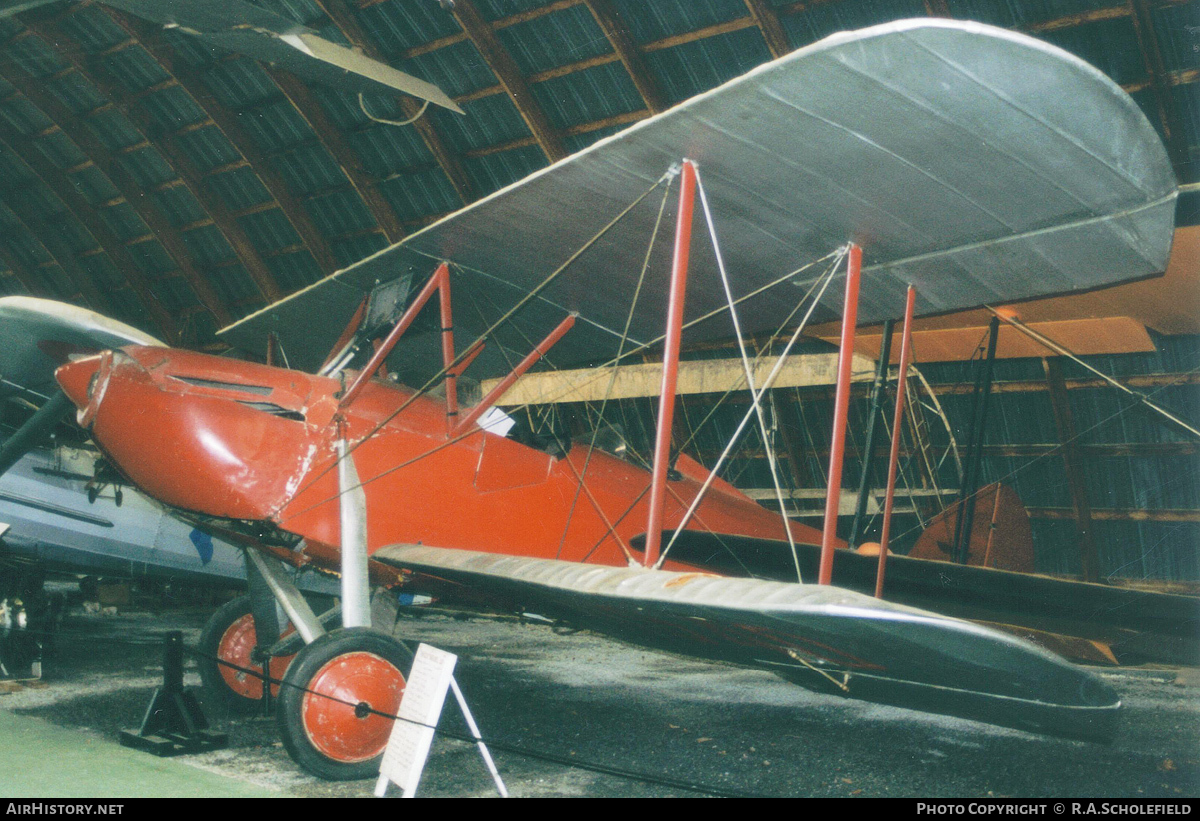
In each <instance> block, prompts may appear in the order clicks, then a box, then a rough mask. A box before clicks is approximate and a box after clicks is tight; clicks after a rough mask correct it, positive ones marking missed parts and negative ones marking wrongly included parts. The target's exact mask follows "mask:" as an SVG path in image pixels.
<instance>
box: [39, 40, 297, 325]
mask: <svg viewBox="0 0 1200 821" xmlns="http://www.w3.org/2000/svg"><path fill="white" fill-rule="evenodd" d="M30 23H31V25H29V28H31V29H33V27H34V26H38V27H39V29H40V28H41V27H40V23H38V22H34V21H30ZM35 33H38V34H39V36H42V37H43V39H45V40H47V42H53V43H62V42H63V41H64V40H65V39H66V37H67V35H65V34H64V33H62V32H61V31H60V30H58V29H56V28H53V27H49V28H48V29H42V30H35ZM56 53H57V55H58V57H59V59H61V60H63V61H64V62H66V63H67V64H69V65H70V66H71V67H72V68H74V69H75V70H76V71H78V72H79V73H80V74H81V75H82V76H83V77H85V78H87V79H88V80H89V81H90V82H91V83H92V84H93V85H94V86H95V87H96V88H97V89H98V90H99V91H100V93H101V94H102V95H103V96H104V97H106V98H107V99H108V100H109V101H110V102H112V103H113V104H115V105H116V106H117V107H118V108H120V109H121V110H123V111H126V112H128V114H129V115H130V120H131V122H133V124H134V126H135V127H137V128H138V129H139V130H140V132H141V139H140V140H139V141H138V142H136V143H133V144H131V145H129V146H125V147H124V148H122V149H119V150H118V151H117V152H115V153H116V154H122V153H130V152H132V151H136V150H140V149H143V148H147V147H152V148H154V149H155V150H157V151H159V152H160V153H161V154H162V155H163V156H164V158H166V160H167V162H168V163H169V164H170V165H171V167H172V168H173V169H174V170H175V173H176V174H178V175H179V177H180V179H181V180H183V182H184V184H185V185H186V186H187V188H188V190H189V191H190V192H191V194H192V195H193V196H194V197H195V198H196V200H197V201H198V202H199V203H200V205H201V207H203V208H204V210H205V211H206V212H208V214H209V216H210V217H211V218H212V220H213V223H214V224H215V225H216V227H217V228H218V229H219V230H220V232H221V234H222V235H223V236H224V237H225V239H226V241H227V242H228V243H229V244H230V246H231V247H232V248H233V251H234V253H235V254H236V255H237V256H238V258H239V260H240V261H241V263H242V264H243V266H245V268H246V272H247V273H248V274H249V275H250V278H251V279H252V280H253V281H254V284H255V285H256V286H257V287H258V289H259V291H260V292H261V293H262V295H263V297H264V298H265V299H266V300H267V301H268V302H273V301H275V300H277V299H280V298H281V297H282V296H283V292H282V291H281V289H280V288H279V285H278V283H277V282H276V281H275V276H274V274H272V273H271V271H270V269H269V268H267V266H266V265H265V264H264V263H263V261H262V259H261V258H260V257H259V256H258V253H257V250H256V249H255V248H254V244H253V243H252V242H251V241H250V238H249V237H248V236H247V235H246V231H245V229H244V228H242V226H241V225H239V224H238V223H237V221H236V220H235V219H234V218H233V216H232V215H231V214H230V212H229V209H228V208H226V206H225V204H224V202H222V201H221V199H220V197H218V196H216V195H214V194H213V193H212V191H211V190H210V189H209V188H208V187H207V186H205V185H204V184H203V179H202V175H201V174H200V173H199V171H198V170H197V169H196V168H195V166H194V165H193V164H192V163H191V161H190V160H189V159H188V158H187V157H186V156H185V155H184V153H183V152H182V151H181V150H179V149H178V147H177V146H175V145H173V144H172V143H171V141H170V140H166V139H162V138H161V136H160V135H157V134H154V133H153V130H152V129H149V128H148V126H149V115H148V113H146V112H145V111H144V110H141V115H140V119H141V122H138V121H137V119H138V118H137V117H135V116H134V112H135V111H137V110H139V109H138V106H137V103H136V102H135V101H132V100H129V99H128V98H129V97H130V96H131V92H129V91H127V90H126V89H125V88H124V87H122V86H121V85H120V84H118V83H115V82H112V81H110V80H108V79H106V78H105V77H103V76H102V75H101V73H100V72H88V71H86V70H85V68H84V67H83V66H82V65H80V64H79V63H78V58H77V56H76V54H75V53H74V52H73V50H72V49H69V48H59V49H58V50H57V52H56ZM147 132H150V135H151V136H152V137H153V139H151V138H150V136H147Z"/></svg>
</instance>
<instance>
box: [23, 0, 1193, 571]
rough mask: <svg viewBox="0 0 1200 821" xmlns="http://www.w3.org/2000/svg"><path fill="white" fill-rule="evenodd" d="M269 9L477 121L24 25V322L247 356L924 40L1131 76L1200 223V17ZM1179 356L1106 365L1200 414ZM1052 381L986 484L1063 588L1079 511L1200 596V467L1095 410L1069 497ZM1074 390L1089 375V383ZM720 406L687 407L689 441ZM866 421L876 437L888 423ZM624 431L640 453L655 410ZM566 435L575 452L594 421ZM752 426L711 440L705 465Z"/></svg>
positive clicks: (1036, 9)
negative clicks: (763, 107)
mask: <svg viewBox="0 0 1200 821" xmlns="http://www.w3.org/2000/svg"><path fill="white" fill-rule="evenodd" d="M253 2H255V3H256V4H257V5H259V6H262V7H264V8H267V9H269V10H270V11H273V12H276V13H278V14H282V15H286V16H288V17H291V18H294V19H295V20H297V21H298V22H300V23H303V24H305V25H307V26H309V27H310V28H312V29H315V30H316V31H318V32H319V33H320V34H321V35H322V36H323V37H325V38H327V39H329V40H332V41H334V42H338V43H342V44H347V45H350V46H353V47H356V48H359V49H361V50H362V52H363V53H364V54H366V55H367V56H370V57H373V58H376V59H378V60H381V61H383V62H386V63H389V64H391V65H393V66H395V67H396V68H399V69H401V70H403V71H405V72H408V73H411V74H413V75H416V76H418V77H420V78H423V79H425V80H428V81H430V82H433V83H435V84H437V85H438V86H440V87H441V88H442V89H444V90H445V91H446V92H447V93H448V94H450V95H451V97H453V99H454V100H455V101H456V102H457V103H458V104H459V105H460V106H461V107H462V109H463V110H464V111H465V112H466V113H465V116H459V115H456V114H453V113H451V112H448V111H445V110H442V109H439V108H436V107H434V106H431V107H429V109H428V110H426V111H425V112H424V113H423V115H422V116H420V117H418V118H417V119H415V120H414V121H413V123H412V124H411V125H408V126H405V127H396V126H393V125H384V124H380V123H378V122H376V121H375V119H373V117H374V118H386V119H392V120H407V119H410V118H413V117H414V116H416V115H417V114H418V113H419V110H420V106H419V104H418V103H417V102H415V101H413V100H397V99H395V98H388V97H385V96H382V95H377V96H372V95H368V96H367V97H366V98H365V99H364V100H363V101H362V102H363V104H362V105H360V101H359V99H358V98H357V97H356V96H355V95H353V94H350V93H347V92H341V91H336V90H330V89H327V88H322V87H318V86H310V85H307V84H305V83H304V82H303V81H300V80H298V79H297V78H296V77H294V76H293V75H290V74H287V73H284V72H282V71H278V70H274V69H272V68H270V67H267V66H264V65H262V64H260V63H257V62H255V61H253V60H251V59H249V58H246V57H242V56H238V55H236V54H231V53H225V52H222V51H220V50H218V49H215V48H212V47H209V46H206V45H204V44H202V43H200V42H199V41H197V40H195V39H192V38H190V37H188V36H186V35H184V34H181V33H179V32H176V31H171V30H164V29H162V28H160V27H158V26H154V25H151V24H149V23H146V22H144V21H142V20H140V19H138V18H135V17H131V16H128V15H126V14H123V13H121V12H119V11H117V10H115V9H113V8H110V7H108V6H106V5H104V4H103V3H100V2H96V1H95V0H82V1H81V2H60V3H55V4H51V5H48V6H43V7H41V8H38V9H34V10H32V11H26V12H23V13H20V14H18V15H16V16H15V17H10V18H8V19H4V20H0V294H30V295H34V296H41V297H48V298H53V299H60V300H66V301H70V302H74V303H76V304H79V305H83V306H86V307H89V308H92V309H94V310H96V311H99V312H101V313H103V314H106V315H109V316H112V317H114V318H116V319H120V320H122V321H124V322H127V323H129V324H132V325H134V326H136V327H139V328H141V329H143V330H145V331H148V332H150V333H153V334H155V335H157V336H159V337H161V338H163V339H165V340H167V341H168V342H171V343H174V344H179V345H183V346H186V347H192V348H201V349H208V350H214V351H219V350H223V349H224V345H222V344H221V343H220V342H218V341H216V339H215V337H214V333H215V331H216V330H217V329H219V328H220V327H222V326H225V325H227V324H229V323H231V322H233V321H235V320H237V319H239V318H242V317H244V316H246V315H247V314H249V313H251V312H253V311H256V310H258V309H260V308H262V307H264V306H265V305H267V304H269V303H271V302H273V301H275V300H276V299H278V298H280V297H282V296H285V295H287V294H290V293H292V292H294V291H296V290H298V289H300V288H303V287H305V286H307V285H310V284H312V283H314V282H316V281H317V280H319V279H320V278H322V277H323V276H325V275H327V274H329V273H332V272H333V271H335V270H338V269H340V268H342V267H345V266H346V265H348V264H350V263H352V262H354V261H356V260H359V259H361V258H363V257H365V256H367V255H369V254H371V253H373V252H375V251H378V250H380V249H381V248H384V247H386V246H387V245H389V244H391V243H393V242H395V241H397V240H399V239H401V238H402V237H404V236H405V235H407V234H409V233H411V232H413V231H414V230H417V229H419V228H421V227H423V226H425V225H428V224H430V223H431V222H433V221H436V220H437V219H439V218H440V217H442V216H444V215H446V214H448V213H450V212H453V211H454V210H456V209H458V208H460V207H462V206H463V205H465V204H467V203H471V202H474V201H476V200H478V199H480V198H482V197H485V196H487V195H489V194H490V193H492V192H494V191H496V190H497V189H499V188H501V187H503V186H505V185H507V184H509V183H511V182H514V181H516V180H518V179H521V178H522V177H524V176H526V175H528V174H530V173H531V172H534V171H537V170H538V169H540V168H543V167H545V166H547V165H548V164H550V163H551V162H553V161H555V160H557V159H560V158H562V157H564V156H567V155H568V154H570V153H572V152H575V151H578V150H580V149H581V148H583V147H586V146H588V145H590V144H591V143H593V142H595V141H596V140H598V139H601V138H603V137H605V136H608V135H611V134H613V133H615V132H617V131H619V130H620V129H622V128H624V127H626V126H628V125H629V124H631V123H634V122H637V121H639V120H642V119H644V118H646V117H649V116H651V115H652V114H654V113H657V112H660V111H663V110H664V109H666V108H668V107H670V106H671V105H673V104H675V103H678V102H680V101H682V100H685V99H687V98H689V97H691V96H693V95H695V94H697V93H700V92H703V91H705V90H708V89H711V88H713V87H715V86H717V85H719V84H721V83H723V82H725V81H727V80H729V79H731V78H733V77H735V76H738V75H740V74H743V73H745V72H746V71H748V70H750V69H752V68H754V67H755V66H757V65H759V64H761V63H764V62H767V61H769V60H771V59H772V58H774V57H778V56H781V55H783V54H785V53H787V52H789V51H791V50H794V49H796V48H799V47H802V46H804V45H806V44H809V43H812V42H815V41H816V40H819V39H821V38H823V37H825V36H827V35H829V34H831V33H834V32H836V31H840V30H846V29H856V28H862V27H865V26H869V25H873V24H876V23H882V22H887V21H889V20H896V19H902V18H909V17H920V16H941V17H953V18H960V19H971V20H978V21H981V22H986V23H990V24H993V25H997V26H1001V27H1007V28H1011V29H1014V30H1018V31H1022V32H1025V33H1028V34H1031V35H1034V36H1037V37H1040V38H1043V39H1045V40H1047V41H1050V42H1052V43H1054V44H1056V45H1058V46H1061V47H1063V48H1065V49H1066V50H1068V51H1070V52H1073V53H1074V54H1076V55H1078V56H1080V57H1081V58H1083V59H1084V60H1086V61H1088V62H1089V63H1092V64H1093V65H1095V66H1097V67H1098V68H1100V69H1101V70H1102V71H1104V72H1106V73H1107V74H1109V75H1110V76H1111V77H1112V78H1113V79H1114V80H1115V81H1116V82H1117V83H1118V84H1120V85H1121V86H1122V87H1123V88H1124V89H1125V90H1126V91H1128V92H1129V93H1130V95H1131V96H1132V97H1133V99H1134V100H1135V101H1137V103H1138V104H1139V105H1140V106H1141V108H1142V109H1143V111H1144V112H1145V113H1146V115H1147V117H1148V118H1149V120H1150V121H1151V122H1152V123H1153V124H1154V125H1155V127H1156V128H1157V129H1158V131H1159V133H1160V136H1162V138H1163V141H1164V144H1165V145H1166V146H1167V149H1168V153H1169V155H1170V157H1171V160H1172V164H1173V166H1174V169H1175V174H1176V177H1177V179H1178V181H1179V183H1180V184H1181V186H1182V187H1183V192H1184V194H1183V196H1181V198H1180V205H1179V210H1178V222H1179V223H1180V224H1181V225H1195V224H1197V223H1200V206H1198V202H1200V190H1198V186H1200V162H1198V160H1200V0H1126V2H1118V0H888V1H887V2H884V1H883V0H808V1H807V2H784V0H552V1H551V2H547V1H546V0H455V2H454V4H453V9H448V8H446V7H444V6H443V4H441V3H440V2H438V0H253ZM447 5H449V4H447ZM368 112H370V114H368ZM372 115H373V116H372ZM1192 230H1195V229H1192ZM1193 245H1194V243H1193ZM1189 247H1190V246H1189ZM1154 339H1155V344H1156V346H1157V350H1156V351H1155V352H1152V353H1143V354H1129V355H1124V356H1120V357H1109V358H1107V359H1104V358H1098V359H1097V360H1096V361H1098V362H1100V363H1101V365H1102V367H1104V368H1105V369H1106V370H1107V371H1108V372H1111V373H1113V374H1116V375H1119V376H1128V377H1136V378H1139V379H1142V382H1143V383H1144V386H1145V389H1146V390H1147V391H1154V392H1157V395H1158V396H1159V397H1160V398H1164V401H1170V402H1174V403H1175V406H1176V407H1188V408H1196V407H1200V402H1197V401H1196V400H1197V390H1198V388H1200V380H1197V378H1196V374H1197V371H1200V344H1197V339H1198V338H1197V337H1195V336H1189V335H1176V336H1158V335H1157V334H1155V335H1154ZM712 355H717V354H715V353H714V354H712ZM723 355H728V352H726V353H725V354H723ZM967 367H968V366H966V365H962V364H955V365H945V366H938V368H934V369H932V370H931V372H930V379H931V380H932V381H933V382H934V383H937V384H941V385H944V386H945V387H942V388H939V390H940V391H941V394H940V395H941V397H942V401H943V403H944V404H945V405H946V410H947V414H948V416H949V417H950V418H952V419H954V420H956V421H955V424H956V425H958V430H957V436H958V438H959V439H963V438H965V436H966V435H967V431H966V430H965V429H964V428H963V426H964V425H965V423H966V420H967V419H968V418H969V417H970V407H969V404H968V403H969V399H970V397H969V396H966V395H965V393H964V392H962V391H960V390H959V388H960V387H962V386H961V385H955V384H954V383H957V382H964V383H969V382H970V381H972V380H973V379H974V376H973V372H971V371H969V370H966V368H967ZM939 368H940V370H939ZM1042 368H1043V366H1042V364H1041V363H1040V362H1039V360H1037V359H1032V360H1030V359H1023V360H1013V361H1006V362H1001V363H999V365H998V373H997V379H999V380H1001V381H1002V382H1005V381H1007V382H1011V383H1012V385H1009V386H1008V387H1005V388H1003V389H1002V390H1001V392H1000V393H999V394H998V401H997V407H996V409H995V410H994V414H995V416H994V420H995V424H994V425H992V426H989V429H988V431H987V433H986V436H985V440H984V445H983V447H984V451H983V452H984V459H985V462H984V476H985V479H988V480H991V479H997V478H1010V479H1011V480H1012V481H1013V482H1015V483H1016V484H1017V486H1018V490H1019V492H1020V493H1021V495H1022V498H1023V500H1024V501H1025V503H1026V504H1027V505H1028V506H1030V507H1031V508H1033V514H1034V538H1035V543H1036V544H1037V546H1038V557H1039V558H1038V560H1039V569H1040V570H1045V571H1064V572H1072V571H1077V570H1078V567H1079V560H1078V555H1079V554H1078V551H1077V550H1076V548H1075V547H1074V544H1075V542H1076V541H1077V540H1078V534H1077V532H1076V531H1077V530H1078V528H1079V522H1080V519H1079V515H1078V514H1079V509H1080V508H1079V505H1080V503H1081V502H1082V503H1087V504H1089V506H1090V508H1091V509H1092V510H1093V511H1094V512H1095V516H1094V517H1093V518H1094V519H1095V521H1094V522H1093V523H1092V525H1094V528H1093V531H1092V533H1091V536H1092V537H1093V538H1094V539H1095V540H1096V541H1097V542H1098V543H1099V545H1100V547H1099V549H1100V552H1101V554H1102V561H1101V568H1102V573H1103V575H1124V576H1134V577H1150V578H1167V579H1176V580H1179V579H1185V580H1195V579H1198V578H1200V557H1198V556H1197V551H1196V549H1195V547H1196V545H1197V544H1198V543H1200V480H1197V478H1196V476H1197V471H1195V470H1194V468H1195V464H1196V453H1197V445H1196V443H1195V442H1194V441H1189V440H1188V439H1187V437H1185V436H1182V435H1180V434H1179V433H1178V432H1177V431H1172V430H1169V429H1167V428H1164V427H1163V426H1162V425H1161V424H1158V423H1156V422H1155V421H1153V420H1151V419H1148V418H1147V417H1145V416H1140V415H1138V414H1135V413H1129V412H1128V408H1124V407H1122V406H1121V404H1120V403H1119V402H1118V401H1117V399H1115V398H1113V397H1112V396H1109V395H1107V394H1104V393H1103V392H1101V391H1097V390H1091V389H1088V390H1071V391H1070V401H1069V403H1068V404H1069V406H1070V407H1071V409H1072V410H1073V412H1074V416H1075V424H1076V428H1077V429H1078V431H1080V432H1081V433H1080V447H1079V448H1077V449H1075V451H1073V452H1074V453H1076V458H1083V457H1086V468H1084V469H1083V473H1082V474H1081V473H1080V471H1079V470H1072V469H1071V468H1070V466H1068V467H1067V470H1066V473H1064V466H1063V459H1062V453H1061V451H1060V448H1061V444H1062V442H1061V439H1060V436H1059V430H1058V429H1056V426H1055V424H1054V423H1055V418H1056V417H1055V411H1056V409H1055V408H1052V407H1051V404H1050V403H1051V396H1050V391H1048V390H1047V389H1046V384H1047V383H1046V374H1045V373H1044V372H1043V370H1042ZM1067 377H1068V380H1074V382H1079V381H1080V380H1081V379H1083V377H1084V374H1083V373H1082V372H1079V373H1077V372H1075V371H1074V370H1072V369H1071V367H1070V366H1068V367H1067ZM1014 386H1015V387H1014ZM1068 387H1072V388H1074V387H1079V386H1078V385H1075V384H1074V383H1071V384H1069V385H1068ZM793 393H794V396H791V395H783V396H781V397H780V401H779V406H778V408H777V409H776V410H777V412H778V413H779V414H780V417H779V418H780V420H781V421H780V429H781V431H782V432H783V433H784V434H787V433H788V432H789V431H790V433H791V435H792V436H793V438H794V440H795V441H794V442H793V443H792V445H789V446H788V447H789V449H791V450H792V451H793V453H794V454H798V456H797V457H796V458H793V459H791V462H790V466H789V471H788V474H787V475H788V476H789V477H790V478H788V482H789V483H790V484H791V486H792V487H793V488H794V489H795V488H805V487H808V488H812V487H817V486H821V484H822V477H823V473H822V471H823V468H822V465H821V460H822V458H826V457H823V456H822V453H827V448H828V443H827V441H824V439H823V437H827V436H828V430H829V419H828V416H827V414H828V408H827V405H828V402H827V401H824V397H823V396H822V397H821V399H822V401H808V400H809V399H810V398H812V394H811V393H810V394H805V395H804V396H801V394H800V392H798V391H797V392H793ZM818 393H820V392H819V391H818ZM709 404H710V402H709V400H706V399H704V398H699V399H695V398H690V397H689V398H688V399H687V400H686V401H685V402H684V403H683V407H684V411H683V413H684V416H685V417H687V415H688V413H689V412H690V413H693V414H695V415H696V416H697V417H699V416H703V415H704V414H705V413H707V408H708V405H709ZM854 407H855V410H854V411H853V413H854V414H855V415H856V416H852V424H851V429H852V431H854V430H860V429H861V426H862V425H863V424H865V414H866V401H865V399H863V398H860V399H857V400H856V403H855V406H854ZM1057 411H1059V412H1060V411H1061V407H1060V408H1058V409H1057ZM616 412H617V413H618V414H620V415H621V416H622V420H623V426H624V427H625V429H626V432H627V433H628V434H629V435H630V438H631V439H632V440H634V444H637V441H636V440H638V439H639V438H641V437H642V436H643V435H644V434H645V431H646V425H647V423H648V422H650V420H652V418H653V411H652V408H651V407H650V405H649V403H648V402H644V401H641V400H632V401H630V402H627V403H624V404H622V405H621V406H620V407H619V408H617V409H616ZM554 415H555V416H556V418H555V419H554V420H552V421H553V423H554V424H557V425H559V426H560V427H567V428H570V427H571V426H572V425H574V426H575V427H578V426H580V425H581V424H582V423H581V422H580V421H579V420H580V419H582V418H585V415H586V410H585V409H583V408H572V407H563V408H560V409H557V410H555V411H554ZM732 418H733V417H732V416H731V417H729V418H723V417H721V416H720V415H718V416H716V417H714V421H713V423H712V425H710V426H709V428H708V430H707V432H706V433H705V434H704V435H703V437H707V438H703V437H702V438H699V439H697V441H696V444H695V453H696V455H697V456H698V457H699V458H701V461H704V460H705V458H706V457H710V456H712V455H713V454H714V453H715V452H717V451H719V445H718V444H717V437H718V436H719V434H720V433H721V432H722V431H723V430H724V431H725V432H728V429H730V428H731V427H732V424H735V423H731V422H730V419H732ZM689 424H690V423H689ZM852 436H853V433H852ZM852 444H853V443H852ZM934 444H935V445H936V446H937V447H940V448H942V449H943V451H944V449H945V448H946V447H947V446H948V442H946V441H935V443H934ZM762 450H763V449H762V443H761V441H760V442H758V443H757V445H756V444H755V443H754V442H753V441H750V442H748V443H746V444H745V446H744V447H743V449H742V451H740V452H739V455H738V458H737V460H736V461H735V464H734V466H733V469H732V473H733V474H734V475H732V476H730V477H729V478H730V479H731V481H734V482H735V483H736V484H739V486H750V487H753V486H757V487H766V486H767V485H768V484H769V482H770V479H769V476H767V475H766V474H764V471H765V469H766V465H765V460H764V458H763V454H762ZM1080 454H1082V456H1080ZM860 455H861V454H860ZM857 470H858V468H857V466H856V465H854V464H848V466H847V471H846V474H847V477H851V476H853V477H857V475H858V474H857ZM1081 475H1082V479H1081V480H1079V481H1076V482H1074V483H1072V482H1071V481H1068V479H1069V478H1070V476H1075V477H1079V476H1081ZM1012 477H1016V478H1012ZM849 481H850V480H849V479H847V482H849ZM875 481H876V483H880V482H881V481H882V476H876V477H875ZM1089 500H1090V501H1089ZM1089 526H1091V525H1089Z"/></svg>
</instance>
